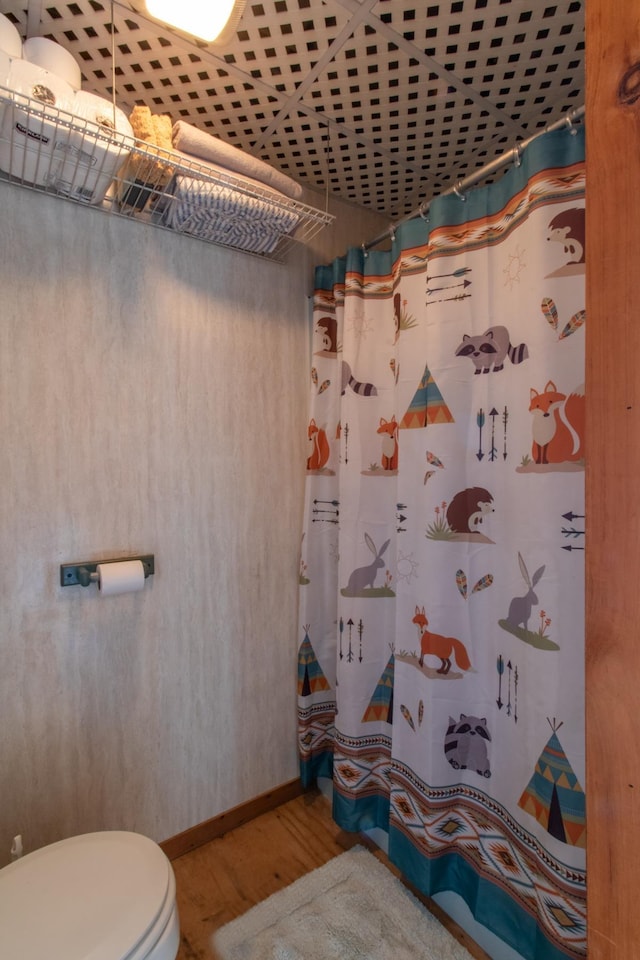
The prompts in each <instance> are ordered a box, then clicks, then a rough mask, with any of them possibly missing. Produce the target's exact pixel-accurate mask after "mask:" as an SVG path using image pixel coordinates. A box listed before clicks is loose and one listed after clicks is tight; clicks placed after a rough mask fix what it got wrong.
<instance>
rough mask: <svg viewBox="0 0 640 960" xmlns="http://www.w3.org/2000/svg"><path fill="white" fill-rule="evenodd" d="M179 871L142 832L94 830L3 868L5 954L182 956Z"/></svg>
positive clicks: (125, 959) (25, 958)
mask: <svg viewBox="0 0 640 960" xmlns="http://www.w3.org/2000/svg"><path fill="white" fill-rule="evenodd" d="M175 890H176V885H175V877H174V874H173V869H172V867H171V864H170V863H169V860H168V859H167V857H166V856H165V855H164V853H163V852H162V850H161V849H160V847H159V846H158V845H157V844H156V843H154V842H153V841H152V840H149V839H148V838H147V837H143V836H141V835H140V834H137V833H128V832H124V831H107V832H101V833H87V834H84V835H82V836H78V837H71V838H70V839H68V840H61V841H60V842H59V843H54V844H51V845H50V846H47V847H42V848H41V849H40V850H35V851H34V852H33V853H30V854H28V855H27V856H26V857H22V858H21V859H20V860H16V861H15V862H14V863H12V864H10V865H9V866H8V867H4V868H3V869H2V870H0V957H3V958H4V957H6V958H7V960H9V958H12V960H18V958H19V960H43V958H46V960H89V958H90V960H175V957H176V954H177V952H178V946H179V941H180V931H179V924H178V911H177V907H176V898H175Z"/></svg>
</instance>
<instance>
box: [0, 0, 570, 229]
mask: <svg viewBox="0 0 640 960" xmlns="http://www.w3.org/2000/svg"><path fill="white" fill-rule="evenodd" d="M0 11H1V12H2V13H5V14H6V15H8V16H9V17H10V19H11V20H12V21H13V22H14V23H15V24H16V25H17V27H18V29H19V30H20V32H21V33H22V36H23V38H24V37H27V36H34V35H43V36H48V37H50V38H52V39H55V40H57V41H58V42H59V43H60V44H62V46H64V47H65V48H66V49H67V50H69V51H70V52H71V53H72V54H73V55H74V56H75V58H76V59H77V61H78V62H79V63H80V65H81V68H82V71H83V78H84V80H83V85H84V87H85V89H87V90H91V91H93V92H94V93H98V94H100V95H101V96H105V97H108V98H111V95H112V77H113V71H114V67H115V88H116V100H117V102H118V104H119V105H120V106H121V107H123V108H124V109H125V110H129V109H131V107H133V105H134V104H135V103H146V104H147V105H148V106H150V107H151V109H152V110H153V112H155V113H169V114H170V115H171V116H172V118H173V119H175V120H177V119H185V120H188V121H189V122H190V123H193V124H194V125H196V126H198V127H200V128H202V129H203V130H206V131H208V132H210V133H213V134H215V135H216V136H218V137H220V138H222V139H223V140H227V141H228V142H230V143H233V144H234V145H236V146H237V147H239V148H241V149H243V150H245V151H248V152H249V153H252V154H253V155H255V156H259V157H260V158H261V159H263V160H265V161H267V162H268V163H270V164H272V165H273V166H275V167H277V168H279V169H281V170H283V171H284V172H286V173H288V174H289V175H290V176H292V177H294V178H295V179H297V180H299V181H300V182H302V183H304V184H305V185H308V186H310V187H313V188H317V189H319V190H322V191H323V192H327V191H328V192H330V193H332V194H335V195H337V196H340V197H342V198H343V199H348V200H351V201H354V202H355V203H359V204H362V205H364V206H367V207H370V208H372V209H375V210H378V211H379V212H380V213H382V214H384V215H385V216H387V217H388V218H389V219H391V220H394V219H397V218H399V217H402V216H404V215H406V214H408V213H410V212H411V211H413V210H415V209H416V207H417V206H418V205H419V203H420V202H421V201H422V200H425V199H430V198H431V196H433V195H434V194H435V193H437V192H439V191H440V190H442V189H443V188H446V187H447V186H451V185H452V184H454V183H456V182H457V181H458V180H459V179H461V178H462V177H464V176H466V175H468V174H469V173H471V172H472V171H473V170H475V169H477V168H479V167H481V166H482V165H484V164H485V163H487V162H488V161H489V160H491V159H493V157H495V156H496V155H498V154H499V153H501V152H503V151H504V150H505V149H509V148H510V147H512V146H513V145H514V144H515V143H516V142H517V140H518V139H522V138H525V137H527V136H530V135H531V133H533V132H535V131H536V129H539V128H542V127H544V126H545V125H546V124H548V123H550V122H552V121H554V120H557V119H559V118H560V117H561V116H562V115H563V113H565V112H566V111H568V110H570V109H572V108H574V107H577V106H579V105H581V104H582V102H583V97H584V70H583V48H584V24H583V19H584V17H583V3H582V2H579V0H559V2H548V3H545V2H544V0H543V2H542V3H541V2H540V0H447V2H445V3H442V2H441V3H429V0H427V2H425V3H420V4H418V3H415V2H412V0H262V2H252V0H249V2H248V3H247V7H246V9H245V13H244V16H243V18H242V21H241V22H240V25H239V30H238V32H237V34H236V36H235V38H234V39H233V40H232V41H231V42H230V43H228V44H227V45H226V46H225V47H224V48H220V47H218V46H216V45H214V44H209V45H206V44H202V43H199V42H196V41H194V40H193V39H192V38H189V37H186V36H183V35H181V34H179V33H177V32H175V31H172V30H170V29H169V28H166V27H163V26H161V25H160V24H157V23H154V22H153V21H151V20H150V19H149V18H148V17H147V16H146V14H145V13H144V6H143V0H131V2H124V0H122V2H121V0H114V2H113V3H111V0H104V2H99V0H76V2H71V3H63V2H61V0H52V2H50V3H48V4H47V2H46V0H0ZM112 16H113V23H114V24H115V37H114V39H113V40H112V27H111V23H112ZM114 49H115V57H114V56H113V55H112V52H113V50H114Z"/></svg>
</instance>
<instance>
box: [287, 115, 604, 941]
mask: <svg viewBox="0 0 640 960" xmlns="http://www.w3.org/2000/svg"><path fill="white" fill-rule="evenodd" d="M584 269H585V259H584V138H583V131H582V130H578V131H576V130H575V129H574V130H569V129H562V130H560V131H557V132H554V133H545V134H543V135H542V136H540V137H539V138H537V139H536V140H534V141H533V143H531V144H530V145H529V146H528V147H527V148H526V149H525V150H524V151H523V152H522V162H521V164H520V165H519V166H516V165H513V166H512V167H511V168H510V169H509V170H508V171H507V172H506V173H505V174H504V175H503V176H502V177H501V178H500V179H499V180H498V182H497V183H495V184H492V185H489V186H483V187H481V188H477V189H475V190H472V191H470V192H469V193H468V195H467V196H466V197H460V196H458V195H455V194H449V195H446V196H442V197H440V198H438V199H436V200H435V201H433V203H432V204H431V208H430V211H429V218H428V220H427V219H423V218H421V217H418V218H416V219H414V220H411V221H409V222H408V223H406V224H403V225H402V226H401V227H399V228H398V230H397V233H396V238H395V239H394V241H393V244H392V249H391V250H390V251H389V252H380V251H372V252H370V253H369V254H368V255H365V254H364V253H363V252H362V251H361V250H350V251H349V252H348V254H347V256H346V257H345V258H342V259H339V260H337V261H335V262H334V263H333V264H332V265H330V266H328V267H321V268H318V270H317V272H316V292H315V298H314V323H313V346H312V357H311V362H310V373H311V376H310V391H311V404H310V413H309V432H308V441H309V448H308V458H307V462H306V516H305V527H304V532H303V537H302V550H301V561H300V634H299V650H298V692H299V747H300V757H301V771H302V777H303V780H304V781H305V782H306V783H309V782H312V781H314V780H315V779H317V778H323V777H330V778H331V779H332V784H333V810H334V817H335V819H336V820H337V822H338V823H339V824H340V825H341V826H342V827H343V828H344V829H347V830H366V829H370V828H381V829H383V830H385V831H386V832H387V834H388V841H389V856H390V857H391V859H392V860H393V861H394V862H395V864H396V865H397V866H398V867H399V868H400V869H401V870H402V872H403V873H404V874H405V876H406V877H407V878H408V879H409V880H410V881H411V882H412V883H414V884H415V885H416V887H418V888H419V889H420V890H421V891H423V892H424V893H425V894H427V895H432V894H435V893H438V892H441V891H446V890H451V891H454V892H455V893H457V894H459V895H460V896H461V897H462V898H463V899H464V900H465V901H466V903H467V904H468V906H469V907H470V909H471V911H472V913H473V915H474V916H475V918H476V920H478V921H479V922H481V923H482V924H484V925H485V926H486V927H488V928H490V930H491V931H493V932H494V933H495V934H497V935H498V936H500V937H501V938H502V939H503V940H504V941H506V943H508V944H509V945H510V946H511V947H512V948H513V949H515V950H516V951H517V952H518V953H519V954H520V955H521V956H522V957H525V958H527V960H560V958H580V957H584V956H585V954H586V933H585V928H586V924H585V909H586V899H585V797H584V782H585V779H584V717H583V712H584V677H583V634H584V623H583V619H584V618H583V603H584V596H583V557H584V464H585V450H584V386H583V383H584V332H585V311H584V306H585V302H584V296H585V292H584V291H585V284H584Z"/></svg>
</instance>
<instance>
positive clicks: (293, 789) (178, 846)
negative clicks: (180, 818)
mask: <svg viewBox="0 0 640 960" xmlns="http://www.w3.org/2000/svg"><path fill="white" fill-rule="evenodd" d="M303 793H304V788H303V786H302V783H301V782H300V780H299V779H298V778H296V779H295V780H290V781H289V782H288V783H283V784H282V785H281V786H279V787H275V788H274V789H273V790H268V791H267V792H266V793H262V794H260V796H258V797H254V798H253V800H248V801H247V802H246V803H241V804H239V805H238V806H237V807H232V808H231V810H227V811H225V813H220V814H218V816H217V817H212V818H211V819H210V820H205V821H203V822H202V823H198V824H196V826H195V827H190V828H189V829H188V830H184V831H183V832H182V833H177V834H176V835H175V836H174V837H169V839H168V840H163V841H162V843H161V844H160V846H161V848H162V849H163V850H164V852H165V854H166V855H167V857H168V858H169V860H176V859H177V858H178V857H181V856H182V855H183V854H185V853H189V852H190V851H191V850H195V849H196V847H201V846H202V845H203V844H205V843H209V841H211V840H215V839H216V838H217V837H221V836H222V835H223V834H224V833H228V832H229V830H233V829H234V828H235V827H239V826H241V825H242V824H243V823H247V822H248V821H249V820H254V819H255V818H256V817H259V816H260V814H262V813H268V811H269V810H274V809H275V807H279V806H280V805H281V804H282V803H287V802H288V801H289V800H294V799H295V798H296V797H299V796H301V795H302V794H303Z"/></svg>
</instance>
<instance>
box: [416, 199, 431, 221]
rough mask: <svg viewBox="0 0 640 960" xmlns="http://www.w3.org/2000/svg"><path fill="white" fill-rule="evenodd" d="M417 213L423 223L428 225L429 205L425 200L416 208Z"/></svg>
mask: <svg viewBox="0 0 640 960" xmlns="http://www.w3.org/2000/svg"><path fill="white" fill-rule="evenodd" d="M418 213H419V214H420V216H421V218H422V219H423V220H424V221H425V223H429V204H428V203H427V201H426V200H423V201H422V203H421V204H420V206H419V208H418Z"/></svg>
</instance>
